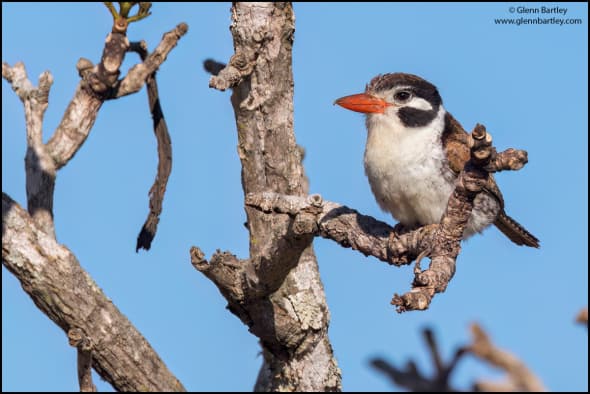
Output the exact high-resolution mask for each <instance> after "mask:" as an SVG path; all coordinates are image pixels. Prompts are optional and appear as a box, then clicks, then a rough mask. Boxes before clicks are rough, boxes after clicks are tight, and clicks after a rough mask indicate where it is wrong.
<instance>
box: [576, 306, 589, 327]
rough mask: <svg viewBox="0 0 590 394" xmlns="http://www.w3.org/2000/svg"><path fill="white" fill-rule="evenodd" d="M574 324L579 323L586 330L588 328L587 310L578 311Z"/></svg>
mask: <svg viewBox="0 0 590 394" xmlns="http://www.w3.org/2000/svg"><path fill="white" fill-rule="evenodd" d="M576 322H578V323H580V324H585V325H586V328H588V308H587V307H586V308H584V309H582V310H581V311H580V313H578V316H576Z"/></svg>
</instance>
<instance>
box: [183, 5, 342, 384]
mask: <svg viewBox="0 0 590 394" xmlns="http://www.w3.org/2000/svg"><path fill="white" fill-rule="evenodd" d="M231 12H232V25H231V32H232V35H233V39H234V49H235V54H234V55H233V56H232V58H231V60H230V62H229V64H228V65H227V66H226V67H225V68H224V69H223V70H221V71H220V73H219V75H217V76H214V77H212V78H211V82H210V86H212V87H214V88H217V89H220V90H225V89H227V88H233V94H232V98H231V100H232V105H233V107H234V112H235V118H236V126H237V131H238V141H239V142H238V155H239V157H240V160H241V163H242V186H243V190H244V194H245V195H247V194H248V193H257V192H265V191H272V192H276V193H282V194H288V195H296V196H305V195H307V192H308V187H307V179H306V177H305V174H304V169H303V166H302V164H301V160H302V153H301V149H300V148H299V147H298V146H297V144H296V141H295V134H294V130H293V74H292V68H291V51H292V45H293V34H294V19H295V18H294V14H293V9H292V6H291V4H290V3H234V4H233V5H232V10H231ZM246 214H247V218H248V221H247V227H248V229H249V231H250V258H249V259H248V260H244V261H239V260H237V259H236V258H235V257H233V256H231V255H229V254H216V255H215V256H214V257H213V259H212V260H211V263H210V264H207V263H206V262H205V260H204V259H203V256H202V252H200V251H199V250H198V249H193V252H192V255H193V264H195V267H197V269H199V270H201V271H202V272H204V273H205V275H207V276H208V277H209V278H210V279H211V280H213V281H214V282H215V283H216V284H217V286H218V287H219V288H220V290H221V292H222V294H224V296H225V297H226V298H227V300H228V302H229V309H230V310H231V311H232V312H233V313H234V314H236V315H237V316H238V317H240V319H241V320H242V321H243V322H244V323H245V324H247V325H248V326H249V329H250V331H251V332H252V333H253V334H254V335H256V336H257V337H259V338H260V341H261V344H262V348H263V356H264V363H263V366H262V368H261V371H260V373H259V376H258V380H257V382H256V386H255V390H257V391H335V390H340V389H341V378H340V370H339V368H338V366H337V364H336V360H335V359H334V355H333V352H332V346H331V344H330V342H329V339H328V335H327V333H328V324H329V319H330V315H329V310H328V307H327V304H326V299H325V295H324V289H323V285H322V282H321V280H320V275H319V271H318V265H317V261H316V257H315V254H314V251H313V246H312V241H313V235H311V234H309V233H307V234H303V232H301V231H298V230H297V223H295V221H294V220H293V218H291V217H289V215H285V214H280V213H275V214H272V215H265V214H263V213H262V212H260V211H258V210H256V209H254V208H252V207H249V206H246Z"/></svg>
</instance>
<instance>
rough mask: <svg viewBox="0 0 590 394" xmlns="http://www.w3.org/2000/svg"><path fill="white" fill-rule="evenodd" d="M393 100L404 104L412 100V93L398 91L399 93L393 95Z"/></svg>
mask: <svg viewBox="0 0 590 394" xmlns="http://www.w3.org/2000/svg"><path fill="white" fill-rule="evenodd" d="M393 98H394V99H395V100H396V101H400V102H405V101H408V100H409V99H410V98H412V93H411V92H409V91H407V90H400V91H399V92H397V93H395V94H394V95H393Z"/></svg>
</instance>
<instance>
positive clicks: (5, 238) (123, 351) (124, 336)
mask: <svg viewBox="0 0 590 394" xmlns="http://www.w3.org/2000/svg"><path fill="white" fill-rule="evenodd" d="M2 263H3V264H4V266H5V267H6V268H7V269H8V270H9V271H10V272H12V273H13V274H14V275H15V276H16V277H18V279H19V280H20V282H21V285H22V287H23V289H24V290H25V292H27V294H29V296H30V297H31V299H32V300H33V302H34V303H35V305H37V307H38V308H39V309H40V310H41V311H43V313H45V314H46V315H47V316H48V317H49V318H50V319H51V320H53V321H54V322H55V323H56V324H57V325H58V326H59V327H61V328H62V329H63V330H64V331H65V332H66V333H69V332H70V331H71V330H76V329H77V330H80V331H81V332H82V333H83V335H84V336H85V337H87V338H90V340H91V344H90V346H89V347H90V348H91V350H92V356H93V358H92V362H93V366H94V369H95V370H96V371H97V372H98V373H99V375H100V376H102V377H103V379H105V380H106V381H107V382H109V383H110V384H112V385H113V387H114V388H115V389H116V390H119V391H185V389H184V387H183V386H182V384H181V383H180V382H179V381H178V379H176V377H174V375H172V373H171V372H170V371H169V370H168V368H167V367H166V365H165V364H164V362H163V361H162V360H161V359H160V357H159V356H158V355H157V354H156V352H155V351H154V350H153V349H152V347H151V346H150V344H149V343H148V342H147V341H146V340H145V338H144V337H143V336H142V335H141V334H140V333H139V332H138V331H137V330H136V329H135V327H133V325H132V324H131V323H130V322H129V320H127V318H126V317H125V316H124V315H123V314H122V313H121V312H120V311H119V310H118V309H117V307H115V305H114V304H113V303H112V301H111V300H110V299H108V298H107V296H106V295H105V294H104V293H103V292H102V290H101V289H100V288H99V287H98V286H97V285H96V283H95V282H94V281H93V280H92V278H91V277H90V276H89V275H88V273H87V272H86V271H84V270H83V269H82V267H81V266H80V263H79V262H78V260H77V259H76V257H75V256H74V254H73V253H72V252H71V251H70V250H69V249H67V248H66V247H64V246H63V245H60V244H58V243H57V241H56V240H55V238H54V237H53V236H51V235H49V234H47V233H46V232H45V231H43V230H42V229H41V228H40V227H39V226H38V225H36V224H35V223H34V222H33V220H32V218H31V216H30V215H29V214H28V213H27V212H25V211H24V210H23V209H22V208H21V207H20V206H19V205H18V204H17V203H16V202H14V201H13V200H12V199H11V198H10V197H8V196H7V195H6V194H4V193H2Z"/></svg>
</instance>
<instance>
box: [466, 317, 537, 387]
mask: <svg viewBox="0 0 590 394" xmlns="http://www.w3.org/2000/svg"><path fill="white" fill-rule="evenodd" d="M471 334H472V335H473V342H472V344H471V345H470V346H468V347H467V350H468V351H469V352H470V353H472V354H473V355H474V356H476V357H477V358H479V359H481V360H482V361H485V362H486V363H488V364H491V365H493V366H495V367H497V368H500V369H502V370H504V371H505V372H506V374H507V379H508V380H507V381H506V382H502V383H497V382H486V381H479V382H476V383H475V384H474V389H475V390H477V391H526V392H539V391H547V389H546V388H545V387H544V386H543V383H542V382H541V380H540V379H539V378H537V377H536V376H535V374H533V373H532V372H531V371H530V370H529V369H528V368H527V367H526V365H525V364H524V363H523V362H522V361H520V360H519V359H518V358H516V357H515V356H513V355H512V354H510V353H508V352H506V351H504V350H502V349H499V348H497V347H496V346H494V344H493V343H492V342H491V341H490V338H489V337H488V335H487V334H486V333H485V332H484V331H483V329H482V328H481V327H480V326H479V325H478V324H476V323H473V324H472V325H471Z"/></svg>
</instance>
